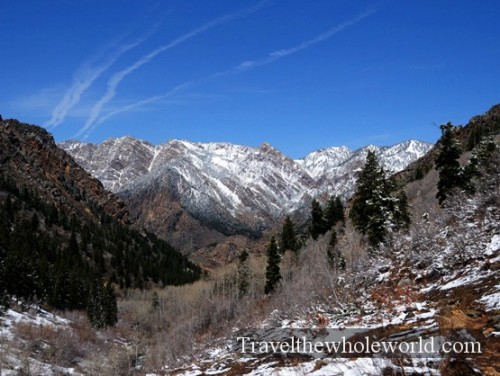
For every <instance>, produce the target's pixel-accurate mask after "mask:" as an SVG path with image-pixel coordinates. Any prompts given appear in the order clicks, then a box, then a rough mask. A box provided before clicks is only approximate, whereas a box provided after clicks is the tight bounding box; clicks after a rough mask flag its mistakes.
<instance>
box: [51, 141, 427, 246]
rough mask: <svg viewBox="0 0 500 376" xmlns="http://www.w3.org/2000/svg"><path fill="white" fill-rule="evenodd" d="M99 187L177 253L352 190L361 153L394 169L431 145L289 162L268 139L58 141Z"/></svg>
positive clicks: (253, 234)
mask: <svg viewBox="0 0 500 376" xmlns="http://www.w3.org/2000/svg"><path fill="white" fill-rule="evenodd" d="M60 146H61V147H62V148H63V149H65V150H66V151H67V152H68V153H69V154H71V155H72V156H73V157H74V158H75V160H76V161H77V162H78V163H80V164H81V165H82V166H83V167H84V168H85V169H86V170H87V171H89V172H90V173H91V174H92V175H93V176H94V177H96V178H98V179H99V180H101V181H102V183H103V184H104V186H105V187H107V188H109V189H110V190H112V191H114V192H118V193H119V195H120V196H121V197H122V198H123V199H124V201H126V202H127V203H128V206H129V208H130V211H131V213H132V215H133V217H134V218H136V219H137V221H138V222H139V223H141V224H143V225H144V226H146V227H147V228H149V229H150V230H152V231H154V232H155V233H156V234H158V235H159V236H163V237H165V238H166V239H168V240H169V241H171V242H173V244H174V245H176V246H178V247H181V248H182V249H184V250H192V249H198V248H201V247H205V246H208V245H210V244H214V243H219V242H221V241H222V240H223V239H225V238H226V237H227V236H235V235H244V236H245V237H247V238H258V237H260V236H261V234H262V233H263V231H265V230H266V229H269V228H271V227H272V226H273V225H274V224H275V223H277V222H278V221H279V220H281V219H282V218H283V217H284V215H286V214H289V213H297V212H298V211H299V212H300V211H302V212H305V211H307V210H308V207H309V204H310V201H311V199H312V198H313V197H326V196H327V195H331V194H339V195H342V196H344V197H348V196H349V195H350V194H351V193H352V189H353V187H354V183H355V174H356V171H357V169H358V168H360V167H361V166H362V165H363V163H364V160H365V157H366V153H367V152H368V150H374V151H376V153H377V154H378V155H379V156H380V158H381V160H382V161H383V164H384V166H385V167H386V169H387V170H388V171H391V172H396V171H400V170H401V169H403V168H404V167H405V166H407V165H408V164H409V163H410V162H412V161H414V160H416V159H418V158H419V157H421V156H422V155H424V154H425V153H426V152H427V151H428V150H429V149H430V148H431V145H430V144H427V143H423V142H418V141H407V142H404V143H402V144H398V145H395V146H392V147H377V146H368V147H366V148H362V149H359V150H355V151H351V150H349V149H348V148H345V147H340V148H329V149H324V150H320V151H316V152H313V153H311V154H309V155H307V156H306V157H305V158H303V159H301V160H292V159H290V158H289V157H287V156H286V155H284V154H283V153H281V152H280V151H279V150H277V149H275V148H274V147H272V146H271V145H269V144H263V145H262V146H261V147H259V148H251V147H246V146H240V145H232V144H228V143H208V144H203V143H192V142H188V141H179V140H172V141H169V142H168V143H166V144H161V145H158V146H153V145H151V144H149V143H147V142H144V141H140V140H137V139H134V138H132V137H123V138H119V139H110V140H108V141H106V142H104V143H102V144H100V145H96V144H88V143H81V142H78V141H67V142H63V143H61V144H60Z"/></svg>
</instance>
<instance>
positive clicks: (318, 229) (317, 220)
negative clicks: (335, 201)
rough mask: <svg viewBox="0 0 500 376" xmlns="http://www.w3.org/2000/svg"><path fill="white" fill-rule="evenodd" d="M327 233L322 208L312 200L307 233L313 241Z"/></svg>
mask: <svg viewBox="0 0 500 376" xmlns="http://www.w3.org/2000/svg"><path fill="white" fill-rule="evenodd" d="M327 231H328V225H327V223H326V221H325V217H324V213H323V208H322V207H321V204H320V203H319V202H318V201H317V200H313V201H312V203H311V225H310V227H309V232H310V234H311V236H312V238H313V239H314V240H316V239H318V236H320V235H323V234H324V233H325V232H327Z"/></svg>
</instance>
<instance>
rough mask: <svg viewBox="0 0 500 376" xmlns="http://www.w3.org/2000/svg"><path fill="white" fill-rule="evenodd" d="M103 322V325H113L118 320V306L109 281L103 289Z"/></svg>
mask: <svg viewBox="0 0 500 376" xmlns="http://www.w3.org/2000/svg"><path fill="white" fill-rule="evenodd" d="M102 305H103V316H104V317H103V322H104V325H105V326H113V325H115V324H116V323H117V322H118V306H117V304H116V294H115V290H114V289H113V286H111V284H110V283H108V284H107V285H106V287H105V288H104V291H103V301H102Z"/></svg>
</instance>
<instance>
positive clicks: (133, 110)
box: [0, 0, 500, 158]
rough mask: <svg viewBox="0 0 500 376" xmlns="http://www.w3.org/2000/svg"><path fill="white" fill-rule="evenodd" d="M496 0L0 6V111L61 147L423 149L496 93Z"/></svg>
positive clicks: (181, 0) (499, 34) (85, 1)
mask: <svg viewBox="0 0 500 376" xmlns="http://www.w3.org/2000/svg"><path fill="white" fill-rule="evenodd" d="M499 16H500V2H499V1H497V0H481V1H475V0H470V1H463V0H449V1H446V0H441V1H440V0H437V1H434V0H432V1H431V0H421V1H420V0H419V1H417V0H414V1H399V0H398V1H397V0H393V1H383V0H382V1H378V2H373V1H360V0H314V1H308V0H269V1H266V0H264V1H259V0H237V1H236V0H210V1H207V0H165V1H160V0H156V1H154V0H148V1H137V0H121V1H96V0H79V1H67V0H52V1H43V2H42V1H38V0H31V1H26V0H19V1H15V2H14V1H3V2H2V3H1V4H0V35H1V37H0V51H1V52H2V54H1V58H0V79H1V81H0V82H1V88H0V113H1V114H2V115H3V117H4V118H17V119H19V120H21V121H24V122H29V123H33V124H38V125H42V126H45V127H47V129H49V130H50V131H51V132H52V133H53V134H54V136H55V138H56V140H57V141H62V140H66V139H70V138H77V139H80V140H86V141H89V142H102V141H103V140H105V139H107V138H109V137H120V136H124V135H132V136H135V137H138V138H142V139H146V140H148V141H150V142H152V143H155V144H156V143H161V142H165V141H167V140H169V139H171V138H182V139H187V140H191V141H201V142H207V141H227V142H233V143H239V144H245V145H250V146H258V145H259V144H261V143H262V142H270V143H271V144H273V145H274V146H276V147H277V148H279V149H280V150H282V151H283V152H285V153H286V154H288V155H290V156H292V157H295V158H297V157H301V156H303V155H305V154H307V153H308V152H310V151H313V150H316V149H319V148H324V147H328V146H338V145H347V146H349V147H351V148H357V147H360V146H364V145H366V144H370V143H371V144H377V145H390V144H394V143H397V142H400V141H403V140H406V139H410V138H415V139H421V140H425V141H431V142H434V141H435V140H436V139H437V138H438V137H439V129H438V125H439V124H441V123H444V122H447V121H452V122H453V123H455V124H465V123H466V122H467V121H468V120H469V118H470V117H472V116H473V115H476V114H480V113H483V112H484V111H486V110H487V109H488V108H490V107H491V106H492V105H494V104H496V103H498V102H500V95H499V94H500V27H498V19H499V18H500V17H499Z"/></svg>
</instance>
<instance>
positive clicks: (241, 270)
mask: <svg viewBox="0 0 500 376" xmlns="http://www.w3.org/2000/svg"><path fill="white" fill-rule="evenodd" d="M249 278H250V270H249V267H248V252H247V251H246V250H244V251H243V252H241V255H240V257H239V263H238V275H237V279H238V294H239V296H240V297H242V296H245V295H246V294H248V287H249V284H250V281H249Z"/></svg>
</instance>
